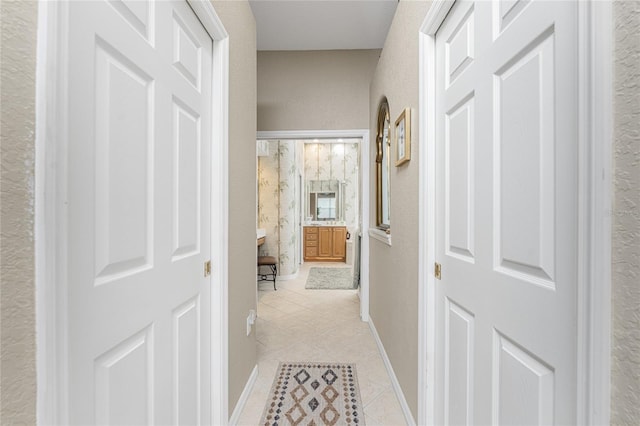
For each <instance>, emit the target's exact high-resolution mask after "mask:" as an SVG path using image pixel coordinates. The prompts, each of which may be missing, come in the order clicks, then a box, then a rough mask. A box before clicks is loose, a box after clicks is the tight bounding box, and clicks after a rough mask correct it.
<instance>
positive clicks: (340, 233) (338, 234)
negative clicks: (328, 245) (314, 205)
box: [333, 228, 347, 258]
mask: <svg viewBox="0 0 640 426" xmlns="http://www.w3.org/2000/svg"><path fill="white" fill-rule="evenodd" d="M346 255H347V228H333V257H341V258H344V257H345V256H346Z"/></svg>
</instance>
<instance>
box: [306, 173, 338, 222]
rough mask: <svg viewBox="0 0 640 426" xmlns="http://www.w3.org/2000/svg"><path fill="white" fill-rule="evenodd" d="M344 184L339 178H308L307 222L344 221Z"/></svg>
mask: <svg viewBox="0 0 640 426" xmlns="http://www.w3.org/2000/svg"><path fill="white" fill-rule="evenodd" d="M343 186H344V183H342V182H340V181H339V180H337V179H332V180H307V184H306V197H305V198H306V202H307V203H306V204H307V209H306V217H305V218H306V222H307V223H311V222H321V223H327V222H331V223H334V222H343V221H344V200H343V193H344V191H343Z"/></svg>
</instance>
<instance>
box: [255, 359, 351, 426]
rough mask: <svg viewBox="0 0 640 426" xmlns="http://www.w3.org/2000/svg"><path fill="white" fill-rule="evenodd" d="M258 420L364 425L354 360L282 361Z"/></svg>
mask: <svg viewBox="0 0 640 426" xmlns="http://www.w3.org/2000/svg"><path fill="white" fill-rule="evenodd" d="M260 424H261V425H263V426H284V425H287V426H289V425H293V426H297V425H301V426H302V425H304V426H324V425H351V426H355V425H364V413H363V411H362V398H360V389H359V388H358V378H357V377H356V366H355V364H336V363H321V362H318V363H316V362H307V363H305V362H281V363H280V365H279V366H278V370H277V372H276V377H275V379H274V381H273V385H272V386H271V390H270V391H269V398H268V400H267V404H266V406H265V408H264V412H263V413H262V420H261V421H260Z"/></svg>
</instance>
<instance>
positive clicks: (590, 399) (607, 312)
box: [576, 1, 613, 425]
mask: <svg viewBox="0 0 640 426" xmlns="http://www.w3.org/2000/svg"><path fill="white" fill-rule="evenodd" d="M578 31H579V36H578V37H579V40H578V43H579V47H578V70H579V77H578V91H579V94H578V96H579V102H578V104H579V105H580V110H579V114H578V128H579V152H580V158H579V173H580V176H579V178H578V182H580V185H581V187H580V188H579V198H578V202H579V203H580V204H579V208H580V216H579V220H578V226H579V228H578V231H579V247H580V252H579V263H578V268H579V282H581V283H584V286H580V287H579V288H578V363H577V364H578V365H577V377H578V385H577V388H578V391H579V394H578V406H577V413H576V419H577V423H578V424H585V425H600V424H609V420H610V411H611V387H610V376H611V359H610V353H611V200H612V199H611V172H612V164H611V158H612V157H611V155H612V143H613V141H612V138H613V123H612V120H613V88H612V83H613V69H612V66H613V52H612V49H613V21H612V5H611V3H610V2H599V1H592V2H580V3H579V4H578Z"/></svg>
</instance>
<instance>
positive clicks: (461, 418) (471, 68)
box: [435, 0, 578, 425]
mask: <svg viewBox="0 0 640 426" xmlns="http://www.w3.org/2000/svg"><path fill="white" fill-rule="evenodd" d="M577 40H578V32H577V2H573V1H571V2H569V1H548V2H547V1H506V0H504V1H498V0H496V1H491V2H489V1H478V2H471V1H457V2H456V3H455V5H454V6H453V8H452V10H451V11H450V12H449V15H448V16H447V18H446V19H445V21H444V23H443V24H442V26H441V27H440V29H439V30H438V32H437V34H436V94H435V96H436V120H437V121H436V123H435V125H436V138H437V142H436V152H437V155H436V164H437V166H436V174H437V205H436V211H437V213H436V228H437V236H436V240H437V243H436V260H437V262H440V263H441V264H442V280H441V281H436V286H437V290H436V292H437V303H436V306H437V309H436V311H437V312H436V323H437V324H436V329H437V339H436V344H437V348H438V349H437V351H436V371H435V374H436V383H437V386H436V392H435V393H436V399H437V403H436V407H437V412H436V423H437V424H455V425H458V424H468V425H480V424H506V425H514V424H518V425H525V424H527V425H528V424H537V425H550V424H575V421H576V400H577V389H576V384H577V378H576V372H577V366H576V363H577V342H576V338H577V337H576V336H577V329H576V324H577V310H576V301H577V288H578V274H577V268H578V265H577V255H578V251H577V250H578V240H577V235H578V234H577V217H578V207H577V206H578V200H577V194H578V180H577V179H578V167H577V165H578V132H577V112H578V96H577V93H578V91H577V80H578V79H577V76H578V70H577V65H576V64H577V51H578V44H577Z"/></svg>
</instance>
